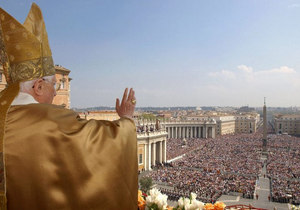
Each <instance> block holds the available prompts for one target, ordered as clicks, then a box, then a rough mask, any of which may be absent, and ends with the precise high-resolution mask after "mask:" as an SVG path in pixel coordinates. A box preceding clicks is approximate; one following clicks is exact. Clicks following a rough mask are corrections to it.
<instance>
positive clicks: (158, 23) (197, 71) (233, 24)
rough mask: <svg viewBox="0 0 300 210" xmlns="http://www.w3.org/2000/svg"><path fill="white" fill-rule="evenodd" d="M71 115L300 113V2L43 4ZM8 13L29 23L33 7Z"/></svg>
mask: <svg viewBox="0 0 300 210" xmlns="http://www.w3.org/2000/svg"><path fill="white" fill-rule="evenodd" d="M36 3H37V4H38V5H39V6H40V7H41V9H42V12H43V16H44V19H45V23H46V28H47V32H48V37H49V42H50V46H51V49H52V54H53V58H54V63H55V64H59V65H62V66H63V67H65V68H67V69H70V70H71V74H70V77H71V78H72V79H73V80H72V82H71V107H95V106H113V107H114V104H115V98H117V97H119V98H120V97H121V96H122V95H123V91H124V89H125V87H133V88H134V89H135V92H136V98H137V106H140V107H147V106H150V107H171V106H175V107H177V106H197V107H199V106H208V105H206V104H211V105H210V106H222V107H225V106H235V107H241V106H245V104H248V105H249V107H260V106H262V105H263V99H264V97H267V105H268V106H269V107H295V106H300V97H297V95H298V93H299V92H300V59H299V55H300V29H299V27H297V26H298V23H299V22H300V2H299V1H296V0H279V1H272V2H270V1H259V0H254V1H253V0H245V1H235V0H230V1H226V2H223V1H217V0H211V1H198V0H191V1H189V2H183V1H180V0H164V1H161V0H153V1H145V0H142V1H137V0H128V1H126V2H124V1H120V0H116V1H109V0H100V1H96V0H89V1H84V2H83V1H78V0H77V1H76V0H75V1H70V0H66V1H63V2H61V1H58V0H53V1H43V0H37V1H36ZM0 6H1V7H2V8H3V9H4V10H6V11H7V12H8V13H9V14H11V15H12V16H13V17H15V18H16V19H17V20H18V21H20V22H21V23H22V22H23V21H24V20H25V18H26V16H27V14H28V12H29V9H30V6H31V1H29V0H14V1H9V0H4V1H2V2H1V4H0Z"/></svg>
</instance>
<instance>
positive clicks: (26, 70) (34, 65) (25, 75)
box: [10, 57, 55, 82]
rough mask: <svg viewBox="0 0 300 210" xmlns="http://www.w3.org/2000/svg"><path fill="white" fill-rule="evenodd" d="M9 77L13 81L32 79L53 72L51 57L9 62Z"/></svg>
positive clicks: (52, 73)
mask: <svg viewBox="0 0 300 210" xmlns="http://www.w3.org/2000/svg"><path fill="white" fill-rule="evenodd" d="M10 67H11V75H10V77H11V79H12V81H13V82H16V81H24V80H33V79H37V78H41V77H44V76H50V75H54V74H55V68H54V64H53V60H52V57H44V58H41V59H35V60H29V61H23V62H20V63H17V64H16V63H15V64H11V65H10Z"/></svg>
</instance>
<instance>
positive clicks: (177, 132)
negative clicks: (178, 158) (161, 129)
mask: <svg viewBox="0 0 300 210" xmlns="http://www.w3.org/2000/svg"><path fill="white" fill-rule="evenodd" d="M215 127H216V126H215V124H211V125H205V124H200V125H196V124H194V125H190V124H169V125H168V124H166V131H167V133H168V138H215V136H216V134H215V133H216V130H215Z"/></svg>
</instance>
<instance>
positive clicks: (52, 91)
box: [42, 77, 56, 104]
mask: <svg viewBox="0 0 300 210" xmlns="http://www.w3.org/2000/svg"><path fill="white" fill-rule="evenodd" d="M43 83H44V84H43V85H44V88H43V96H42V103H46V104H52V101H53V98H54V96H56V87H55V86H56V79H55V77H52V79H51V81H48V80H44V81H43Z"/></svg>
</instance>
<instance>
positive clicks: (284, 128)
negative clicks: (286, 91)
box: [274, 114, 300, 135]
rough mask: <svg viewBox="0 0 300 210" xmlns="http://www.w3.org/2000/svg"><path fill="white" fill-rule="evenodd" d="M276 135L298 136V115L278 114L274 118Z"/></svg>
mask: <svg viewBox="0 0 300 210" xmlns="http://www.w3.org/2000/svg"><path fill="white" fill-rule="evenodd" d="M274 127H275V132H276V134H290V135H300V115H299V114H284V115H282V114H280V115H275V116H274Z"/></svg>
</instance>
